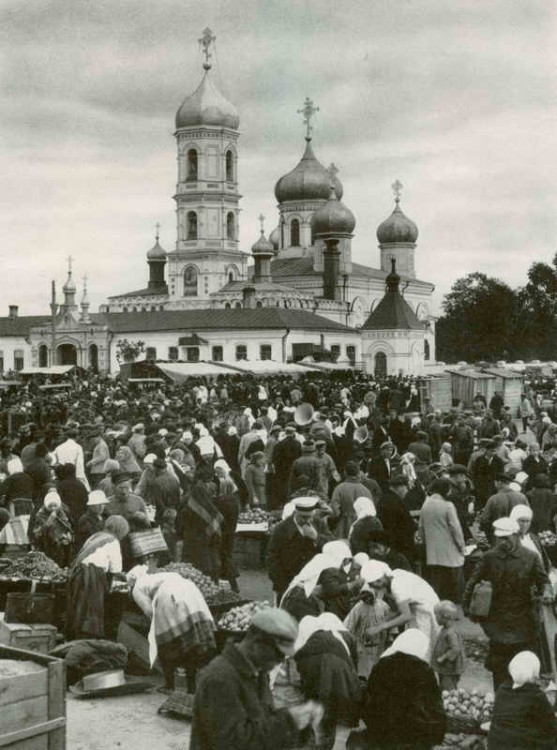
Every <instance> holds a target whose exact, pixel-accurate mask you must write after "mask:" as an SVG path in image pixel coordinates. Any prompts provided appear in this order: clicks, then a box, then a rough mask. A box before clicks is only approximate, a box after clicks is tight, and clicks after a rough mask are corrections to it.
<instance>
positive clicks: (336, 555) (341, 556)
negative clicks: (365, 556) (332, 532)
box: [322, 540, 352, 568]
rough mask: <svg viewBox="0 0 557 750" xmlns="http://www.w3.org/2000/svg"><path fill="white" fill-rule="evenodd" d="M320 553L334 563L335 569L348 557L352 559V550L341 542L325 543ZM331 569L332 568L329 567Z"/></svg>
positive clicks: (345, 543)
mask: <svg viewBox="0 0 557 750" xmlns="http://www.w3.org/2000/svg"><path fill="white" fill-rule="evenodd" d="M322 552H323V554H324V555H327V557H329V558H330V559H331V560H333V561H334V562H335V563H336V567H337V568H340V566H341V565H342V563H343V562H344V561H345V560H346V559H347V558H348V557H349V558H352V550H351V549H350V546H349V545H348V543H347V542H343V541H341V540H338V541H335V542H327V544H324V545H323V549H322ZM331 567H333V566H331Z"/></svg>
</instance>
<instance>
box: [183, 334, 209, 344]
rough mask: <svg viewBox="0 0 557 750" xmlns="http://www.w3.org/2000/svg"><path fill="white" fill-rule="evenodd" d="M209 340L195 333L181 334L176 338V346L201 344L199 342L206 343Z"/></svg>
mask: <svg viewBox="0 0 557 750" xmlns="http://www.w3.org/2000/svg"><path fill="white" fill-rule="evenodd" d="M208 343H209V342H208V341H206V340H205V339H202V338H201V336H198V335H197V333H192V335H191V336H181V337H180V338H179V339H178V346H201V344H208Z"/></svg>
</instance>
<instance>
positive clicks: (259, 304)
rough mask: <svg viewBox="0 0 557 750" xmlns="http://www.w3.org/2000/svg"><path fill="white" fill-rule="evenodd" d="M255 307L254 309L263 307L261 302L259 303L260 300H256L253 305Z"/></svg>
mask: <svg viewBox="0 0 557 750" xmlns="http://www.w3.org/2000/svg"><path fill="white" fill-rule="evenodd" d="M255 306H256V307H263V302H261V300H260V299H259V300H257V302H256V303H255Z"/></svg>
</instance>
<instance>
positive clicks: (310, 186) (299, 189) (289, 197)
mask: <svg viewBox="0 0 557 750" xmlns="http://www.w3.org/2000/svg"><path fill="white" fill-rule="evenodd" d="M331 180H332V182H333V185H334V189H335V193H336V196H337V198H338V199H339V200H340V199H341V198H342V183H341V181H340V180H339V179H338V177H336V175H335V174H334V172H333V173H331V172H330V171H329V170H328V169H326V168H325V167H324V166H323V165H322V164H321V162H320V161H318V160H317V158H316V157H315V154H314V153H313V149H312V147H311V138H306V150H305V151H304V155H303V156H302V160H301V161H300V163H299V164H298V166H296V167H294V169H293V170H292V171H291V172H289V173H288V174H286V175H284V177H281V178H280V180H279V181H278V182H277V184H276V185H275V197H276V199H277V201H278V202H279V203H284V202H285V201H305V200H327V199H328V198H329V193H330V190H331Z"/></svg>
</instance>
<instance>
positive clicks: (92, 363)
mask: <svg viewBox="0 0 557 750" xmlns="http://www.w3.org/2000/svg"><path fill="white" fill-rule="evenodd" d="M89 367H91V368H92V369H93V370H94V371H95V372H97V370H98V369H99V348H98V346H97V345H96V344H91V346H90V347H89Z"/></svg>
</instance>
